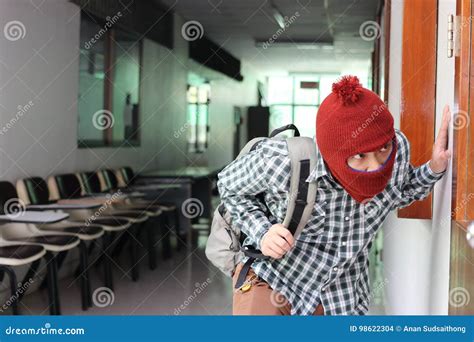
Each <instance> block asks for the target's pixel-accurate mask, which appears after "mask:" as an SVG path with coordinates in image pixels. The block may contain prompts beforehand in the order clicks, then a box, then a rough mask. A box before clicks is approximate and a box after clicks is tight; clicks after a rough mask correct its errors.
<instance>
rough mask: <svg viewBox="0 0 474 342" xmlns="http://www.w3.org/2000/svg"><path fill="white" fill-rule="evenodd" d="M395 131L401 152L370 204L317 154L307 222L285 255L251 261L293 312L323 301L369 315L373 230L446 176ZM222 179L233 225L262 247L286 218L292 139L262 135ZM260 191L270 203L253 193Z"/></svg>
mask: <svg viewBox="0 0 474 342" xmlns="http://www.w3.org/2000/svg"><path fill="white" fill-rule="evenodd" d="M395 131H396V138H397V142H398V150H397V154H396V160H395V163H394V167H393V172H392V177H391V179H390V181H389V182H388V184H387V187H386V188H385V189H384V191H382V192H381V193H379V194H377V195H376V196H374V197H373V198H372V199H371V200H370V201H369V202H367V203H364V204H360V203H358V202H356V201H355V200H354V199H353V198H352V197H351V196H350V195H349V194H348V193H347V192H346V191H345V190H344V189H343V188H342V187H341V186H340V185H339V183H337V182H336V181H335V179H334V178H333V177H332V176H331V174H330V172H329V170H328V169H327V168H326V166H325V163H324V162H323V159H322V156H321V155H320V154H319V152H318V159H317V164H316V167H315V168H314V170H312V172H311V174H310V176H309V177H308V178H307V180H306V181H307V182H318V191H317V198H316V203H315V205H314V208H313V212H312V215H311V218H310V220H309V222H308V223H307V225H306V226H305V227H304V229H303V231H302V233H301V235H300V236H299V237H298V238H297V239H296V240H295V244H294V247H293V248H292V249H291V250H290V251H289V252H288V253H287V254H286V255H285V256H284V257H283V258H281V259H269V260H256V261H255V262H254V263H253V265H252V268H253V269H254V271H255V273H256V274H257V275H258V276H259V277H260V278H262V279H263V280H265V281H266V282H267V283H268V284H269V285H270V286H271V288H272V289H274V290H276V291H278V292H280V293H281V294H282V295H283V296H285V298H287V299H288V301H289V303H290V304H291V314H292V315H311V314H313V312H314V311H315V309H316V306H317V305H318V304H320V303H321V304H322V305H323V307H324V312H325V314H326V315H364V314H366V313H367V311H368V307H369V297H370V294H369V292H370V290H369V272H368V271H369V267H368V266H369V260H368V254H369V249H370V247H371V245H372V240H373V238H374V236H375V233H376V232H377V231H378V229H379V228H380V227H381V225H382V223H383V222H384V220H385V218H386V217H387V215H388V214H389V213H390V211H392V210H393V209H395V208H402V207H405V206H408V205H409V204H410V203H412V202H413V201H416V200H421V199H424V198H425V197H427V196H428V194H429V193H430V192H431V190H432V188H433V186H434V184H435V183H436V181H438V180H439V179H441V177H442V176H443V174H444V172H443V173H434V172H433V171H432V170H431V169H430V167H429V165H428V162H426V163H425V164H423V165H421V166H420V167H417V168H415V167H413V166H412V165H411V164H410V145H409V142H408V139H407V138H406V136H405V135H404V134H403V133H401V132H400V131H399V130H395ZM217 185H218V189H219V193H220V196H221V199H222V201H223V203H224V205H225V207H226V209H227V210H228V211H229V212H230V214H231V216H232V224H233V225H235V226H236V227H239V228H240V229H241V231H242V232H243V233H245V234H246V235H247V238H246V240H245V241H244V244H251V245H254V246H255V247H256V248H258V249H259V248H260V241H261V239H262V236H263V235H264V234H265V233H266V232H267V231H268V229H269V228H270V227H271V226H272V225H273V224H275V223H282V222H283V219H284V217H285V211H286V207H287V203H288V191H289V187H290V159H289V156H288V148H287V144H286V141H285V140H275V139H267V140H264V141H263V142H261V143H260V144H259V145H258V147H257V148H256V149H255V150H253V151H251V152H249V153H248V154H246V155H244V156H242V157H240V158H238V159H236V160H235V161H233V162H232V163H231V164H229V165H228V166H227V167H225V168H224V169H223V170H222V171H221V172H220V173H219V174H218V182H217ZM260 193H264V197H265V204H266V207H265V205H263V204H262V203H261V202H260V201H259V200H258V199H257V198H256V197H255V196H256V195H257V194H260ZM266 208H268V210H270V213H266V210H267V209H266ZM243 261H244V262H245V259H244V260H243Z"/></svg>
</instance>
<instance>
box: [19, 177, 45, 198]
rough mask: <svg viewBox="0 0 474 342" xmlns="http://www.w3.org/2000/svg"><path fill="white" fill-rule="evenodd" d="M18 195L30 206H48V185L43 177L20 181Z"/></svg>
mask: <svg viewBox="0 0 474 342" xmlns="http://www.w3.org/2000/svg"><path fill="white" fill-rule="evenodd" d="M16 189H17V193H18V195H19V196H20V199H21V200H23V201H24V202H25V203H29V204H48V203H50V199H49V190H48V184H47V183H46V182H45V180H44V179H43V178H41V177H31V178H24V179H20V180H19V181H18V182H17V183H16Z"/></svg>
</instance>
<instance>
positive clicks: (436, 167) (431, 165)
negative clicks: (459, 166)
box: [428, 159, 446, 173]
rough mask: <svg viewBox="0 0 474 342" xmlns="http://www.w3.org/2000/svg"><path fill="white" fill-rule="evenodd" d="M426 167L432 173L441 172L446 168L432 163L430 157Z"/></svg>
mask: <svg viewBox="0 0 474 342" xmlns="http://www.w3.org/2000/svg"><path fill="white" fill-rule="evenodd" d="M428 167H429V168H430V170H431V171H432V172H433V173H443V172H444V171H445V170H446V169H445V168H444V169H443V168H441V167H439V166H437V165H436V163H433V160H432V159H431V160H430V161H429V163H428Z"/></svg>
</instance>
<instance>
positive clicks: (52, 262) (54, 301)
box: [44, 252, 61, 315]
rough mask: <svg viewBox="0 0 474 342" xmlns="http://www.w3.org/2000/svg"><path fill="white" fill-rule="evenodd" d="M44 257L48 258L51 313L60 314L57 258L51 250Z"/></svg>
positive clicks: (47, 278)
mask: <svg viewBox="0 0 474 342" xmlns="http://www.w3.org/2000/svg"><path fill="white" fill-rule="evenodd" d="M44 258H45V259H46V267H47V274H46V280H47V288H48V296H49V313H50V315H60V314H61V313H60V311H61V310H60V308H59V302H58V298H59V296H58V295H57V292H58V278H57V273H56V259H55V257H54V255H53V254H52V253H51V252H46V255H45V256H44Z"/></svg>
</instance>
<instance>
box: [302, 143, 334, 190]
mask: <svg viewBox="0 0 474 342" xmlns="http://www.w3.org/2000/svg"><path fill="white" fill-rule="evenodd" d="M323 176H327V177H329V179H332V176H331V173H330V172H329V170H328V169H327V168H326V164H325V163H324V160H323V156H322V155H321V153H319V149H316V166H315V167H314V169H313V171H311V173H310V174H309V176H308V178H306V181H307V182H310V183H311V182H315V181H317V180H318V179H319V178H320V177H323Z"/></svg>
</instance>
